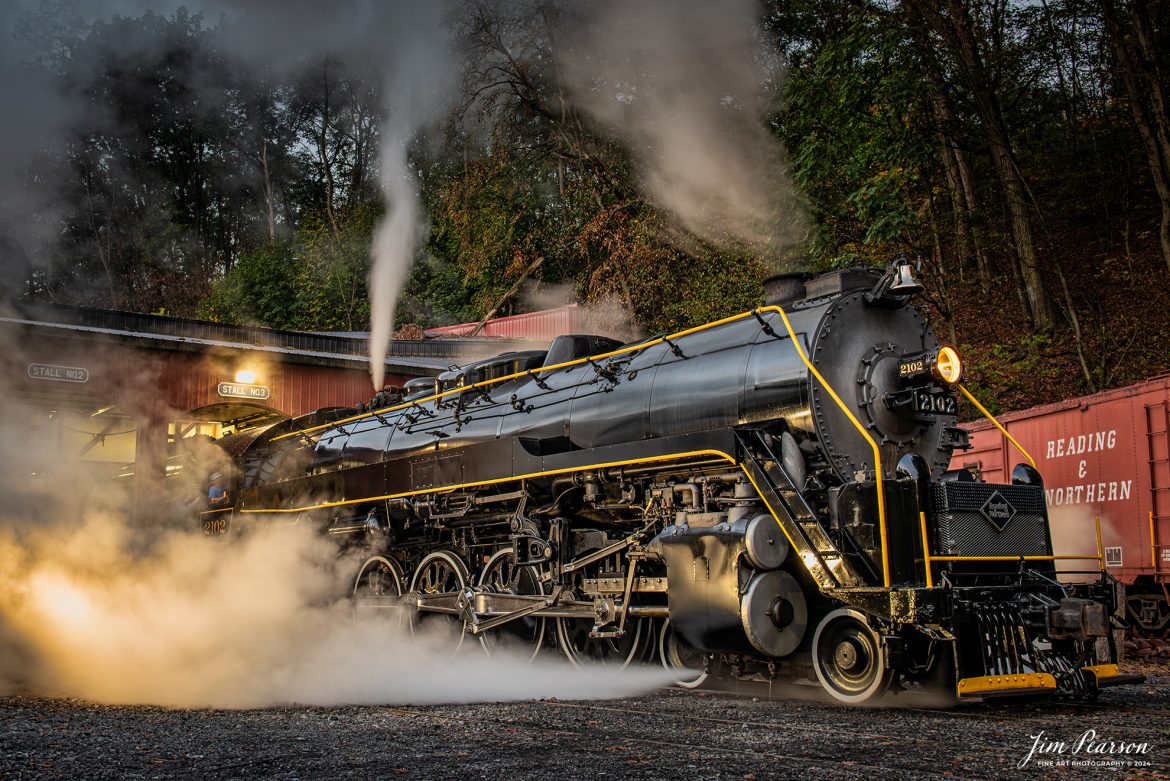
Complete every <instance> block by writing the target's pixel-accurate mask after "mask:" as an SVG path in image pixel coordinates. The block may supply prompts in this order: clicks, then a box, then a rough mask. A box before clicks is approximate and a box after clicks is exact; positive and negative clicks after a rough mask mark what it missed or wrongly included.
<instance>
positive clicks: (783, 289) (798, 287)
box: [764, 271, 813, 307]
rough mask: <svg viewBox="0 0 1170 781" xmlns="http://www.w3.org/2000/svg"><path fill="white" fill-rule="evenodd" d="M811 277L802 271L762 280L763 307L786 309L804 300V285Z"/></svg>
mask: <svg viewBox="0 0 1170 781" xmlns="http://www.w3.org/2000/svg"><path fill="white" fill-rule="evenodd" d="M812 276H813V275H812V274H809V273H807V272H804V271H790V272H786V273H784V274H776V275H775V276H771V277H768V278H767V279H765V280H764V306H779V307H787V306H788V305H789V304H791V303H792V302H793V301H799V300H800V299H802V298H804V297H805V290H804V283H805V282H807V281H808V280H810V279H812Z"/></svg>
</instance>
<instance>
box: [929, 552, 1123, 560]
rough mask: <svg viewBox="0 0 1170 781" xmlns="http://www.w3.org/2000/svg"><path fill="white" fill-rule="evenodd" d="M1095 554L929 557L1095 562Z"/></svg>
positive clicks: (931, 558) (939, 558)
mask: <svg viewBox="0 0 1170 781" xmlns="http://www.w3.org/2000/svg"><path fill="white" fill-rule="evenodd" d="M1100 558H1101V557H1100V556H1098V555H1097V554H1095V553H1094V554H1090V555H1086V556H931V557H930V560H931V561H1020V560H1021V559H1022V560H1024V561H1062V560H1065V559H1067V560H1072V561H1097V560H1098V559H1100Z"/></svg>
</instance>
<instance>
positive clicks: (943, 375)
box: [930, 347, 963, 385]
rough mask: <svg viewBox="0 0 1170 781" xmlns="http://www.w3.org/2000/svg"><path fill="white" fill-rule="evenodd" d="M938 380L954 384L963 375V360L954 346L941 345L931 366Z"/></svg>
mask: <svg viewBox="0 0 1170 781" xmlns="http://www.w3.org/2000/svg"><path fill="white" fill-rule="evenodd" d="M930 373H931V374H933V375H934V378H935V379H936V380H939V381H941V382H945V383H946V384H947V385H954V384H955V383H956V382H958V381H959V380H960V379H962V377H963V360H962V359H961V358H959V354H958V353H957V352H955V348H953V347H940V348H939V350H938V353H937V354H936V355H935V358H934V365H933V366H932V367H931V371H930Z"/></svg>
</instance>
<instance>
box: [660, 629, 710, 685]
mask: <svg viewBox="0 0 1170 781" xmlns="http://www.w3.org/2000/svg"><path fill="white" fill-rule="evenodd" d="M658 660H659V661H660V662H661V663H662V666H663V667H665V668H666V669H667V670H668V671H669V672H670V674H671V675H673V676H674V685H675V686H681V687H682V688H684V689H697V688H698V687H700V686H702V685H703V682H704V681H706V680H707V667H706V662H705V660H704V659H703V653H702V651H698V650H696V649H694V648H692V647H691V646H689V645H687V644H686V643H684V642H683V641H682V640H680V639H679V636H678V635H676V634H675V633H674V630H673V629H672V628H671V626H670V619H669V618H668V619H666V620H665V621H663V622H662V629H661V630H659V632H658Z"/></svg>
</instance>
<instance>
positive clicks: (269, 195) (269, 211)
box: [260, 140, 276, 244]
mask: <svg viewBox="0 0 1170 781" xmlns="http://www.w3.org/2000/svg"><path fill="white" fill-rule="evenodd" d="M260 170H261V171H263V172H264V207H265V215H264V216H265V218H266V219H267V221H268V243H269V244H275V243H276V211H275V204H274V203H273V200H274V194H273V188H272V172H271V171H270V170H269V168H268V141H267V140H264V141H262V142H261V144H260Z"/></svg>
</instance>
